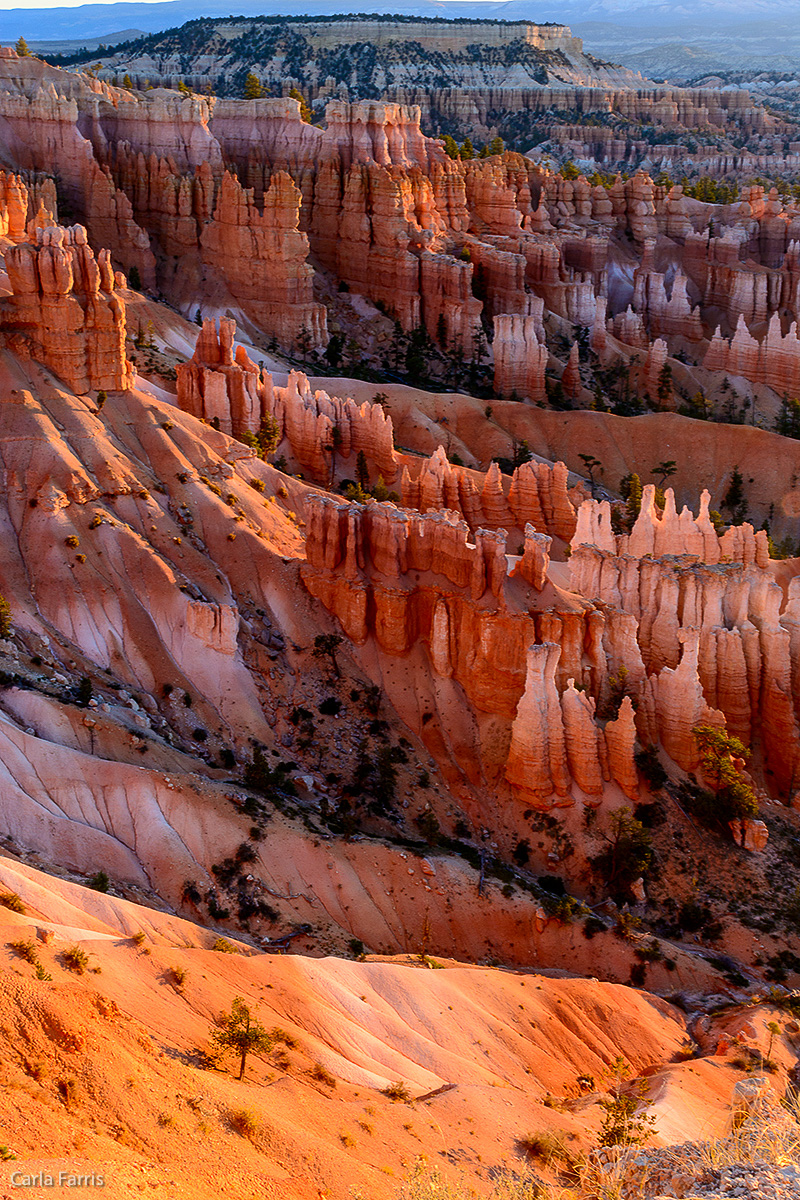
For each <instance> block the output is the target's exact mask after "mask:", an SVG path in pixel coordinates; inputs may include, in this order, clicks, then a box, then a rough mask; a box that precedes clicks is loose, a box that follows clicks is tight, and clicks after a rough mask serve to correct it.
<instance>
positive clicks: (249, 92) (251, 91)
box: [244, 71, 264, 100]
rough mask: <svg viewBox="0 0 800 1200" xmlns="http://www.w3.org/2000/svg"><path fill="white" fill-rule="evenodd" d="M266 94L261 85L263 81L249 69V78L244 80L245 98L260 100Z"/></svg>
mask: <svg viewBox="0 0 800 1200" xmlns="http://www.w3.org/2000/svg"><path fill="white" fill-rule="evenodd" d="M263 95H264V89H263V87H262V86H261V81H260V80H259V78H258V76H257V75H254V74H253V72H252V71H248V73H247V78H246V79H245V81H244V98H245V100H260V99H261V97H262V96H263Z"/></svg>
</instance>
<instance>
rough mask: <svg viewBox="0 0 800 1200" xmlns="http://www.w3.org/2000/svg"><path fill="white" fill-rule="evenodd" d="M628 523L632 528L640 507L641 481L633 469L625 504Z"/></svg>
mask: <svg viewBox="0 0 800 1200" xmlns="http://www.w3.org/2000/svg"><path fill="white" fill-rule="evenodd" d="M625 508H626V512H627V515H628V524H629V525H630V527H631V529H632V528H633V526H634V524H635V522H636V518H637V517H638V516H639V513H640V512H641V509H642V481H641V479H640V478H639V476H638V475H637V474H636V472H635V471H634V472H633V473H632V474H631V476H630V479H629V481H628V497H627V501H626V504H625Z"/></svg>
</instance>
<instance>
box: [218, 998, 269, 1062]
mask: <svg viewBox="0 0 800 1200" xmlns="http://www.w3.org/2000/svg"><path fill="white" fill-rule="evenodd" d="M218 1024H219V1029H216V1030H215V1031H214V1032H213V1033H212V1035H211V1036H212V1038H213V1039H214V1041H215V1042H216V1043H217V1045H218V1046H220V1047H221V1048H222V1049H223V1050H232V1051H233V1052H234V1053H236V1054H238V1055H239V1078H240V1079H241V1078H242V1077H243V1076H244V1067H245V1062H246V1061H247V1056H248V1054H251V1053H256V1054H265V1053H267V1051H269V1050H271V1049H272V1046H273V1038H271V1037H270V1035H269V1034H268V1033H267V1031H266V1029H265V1028H264V1026H263V1025H260V1024H259V1023H258V1021H257V1020H256V1019H255V1015H254V1014H253V1013H252V1012H251V1011H250V1008H249V1007H248V1005H246V1004H245V1002H244V1000H243V999H242V997H241V996H237V997H236V998H235V1000H234V1001H233V1004H232V1005H231V1011H230V1012H229V1013H223V1014H222V1016H220V1018H219V1021H218Z"/></svg>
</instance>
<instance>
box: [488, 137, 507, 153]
mask: <svg viewBox="0 0 800 1200" xmlns="http://www.w3.org/2000/svg"><path fill="white" fill-rule="evenodd" d="M505 148H506V146H505V142H504V141H503V139H502V138H501V137H493V138H492V140H491V141H490V142H489V153H490V154H502V153H503V151H504V150H505Z"/></svg>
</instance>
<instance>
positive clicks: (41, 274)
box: [0, 225, 134, 395]
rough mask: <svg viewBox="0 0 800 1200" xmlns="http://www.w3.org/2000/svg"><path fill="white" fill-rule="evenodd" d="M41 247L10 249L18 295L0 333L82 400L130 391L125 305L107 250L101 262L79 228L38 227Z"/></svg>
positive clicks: (8, 303) (1, 309)
mask: <svg viewBox="0 0 800 1200" xmlns="http://www.w3.org/2000/svg"><path fill="white" fill-rule="evenodd" d="M34 232H35V235H36V242H35V243H31V242H22V243H20V244H19V245H17V246H12V247H10V248H9V249H8V250H7V251H6V255H5V266H6V271H7V272H8V279H9V283H10V284H11V289H12V292H13V295H11V296H9V297H8V298H7V299H5V300H3V301H2V303H1V304H0V327H1V328H2V330H3V334H4V336H5V338H6V340H7V341H8V343H9V344H10V346H11V347H12V349H13V350H14V351H15V353H17V354H19V355H20V356H21V357H30V358H35V359H36V360H37V361H39V362H41V363H43V364H44V365H45V366H46V367H48V368H49V369H50V370H51V371H53V373H54V374H56V375H58V376H59V377H60V378H61V379H63V380H64V382H65V383H66V384H67V386H68V387H69V388H70V389H71V390H72V391H73V392H75V393H77V394H78V395H84V394H85V393H86V392H89V391H91V390H92V389H93V388H96V389H102V390H105V391H122V390H125V389H127V388H130V387H132V386H133V379H134V370H133V366H132V365H131V364H130V363H129V362H128V360H127V358H126V357H125V306H124V304H123V303H122V301H121V300H120V298H119V297H118V295H117V294H116V285H115V280H114V271H113V268H112V266H111V259H110V256H109V253H108V251H107V250H101V251H100V252H99V253H98V255H97V257H95V255H94V252H93V251H92V249H91V247H90V246H89V244H88V241H87V237H86V230H85V229H84V228H83V226H82V225H73V226H72V227H71V228H70V229H64V228H62V227H61V226H58V225H55V226H50V227H45V228H41V227H37V228H36V229H35V230H34Z"/></svg>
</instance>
